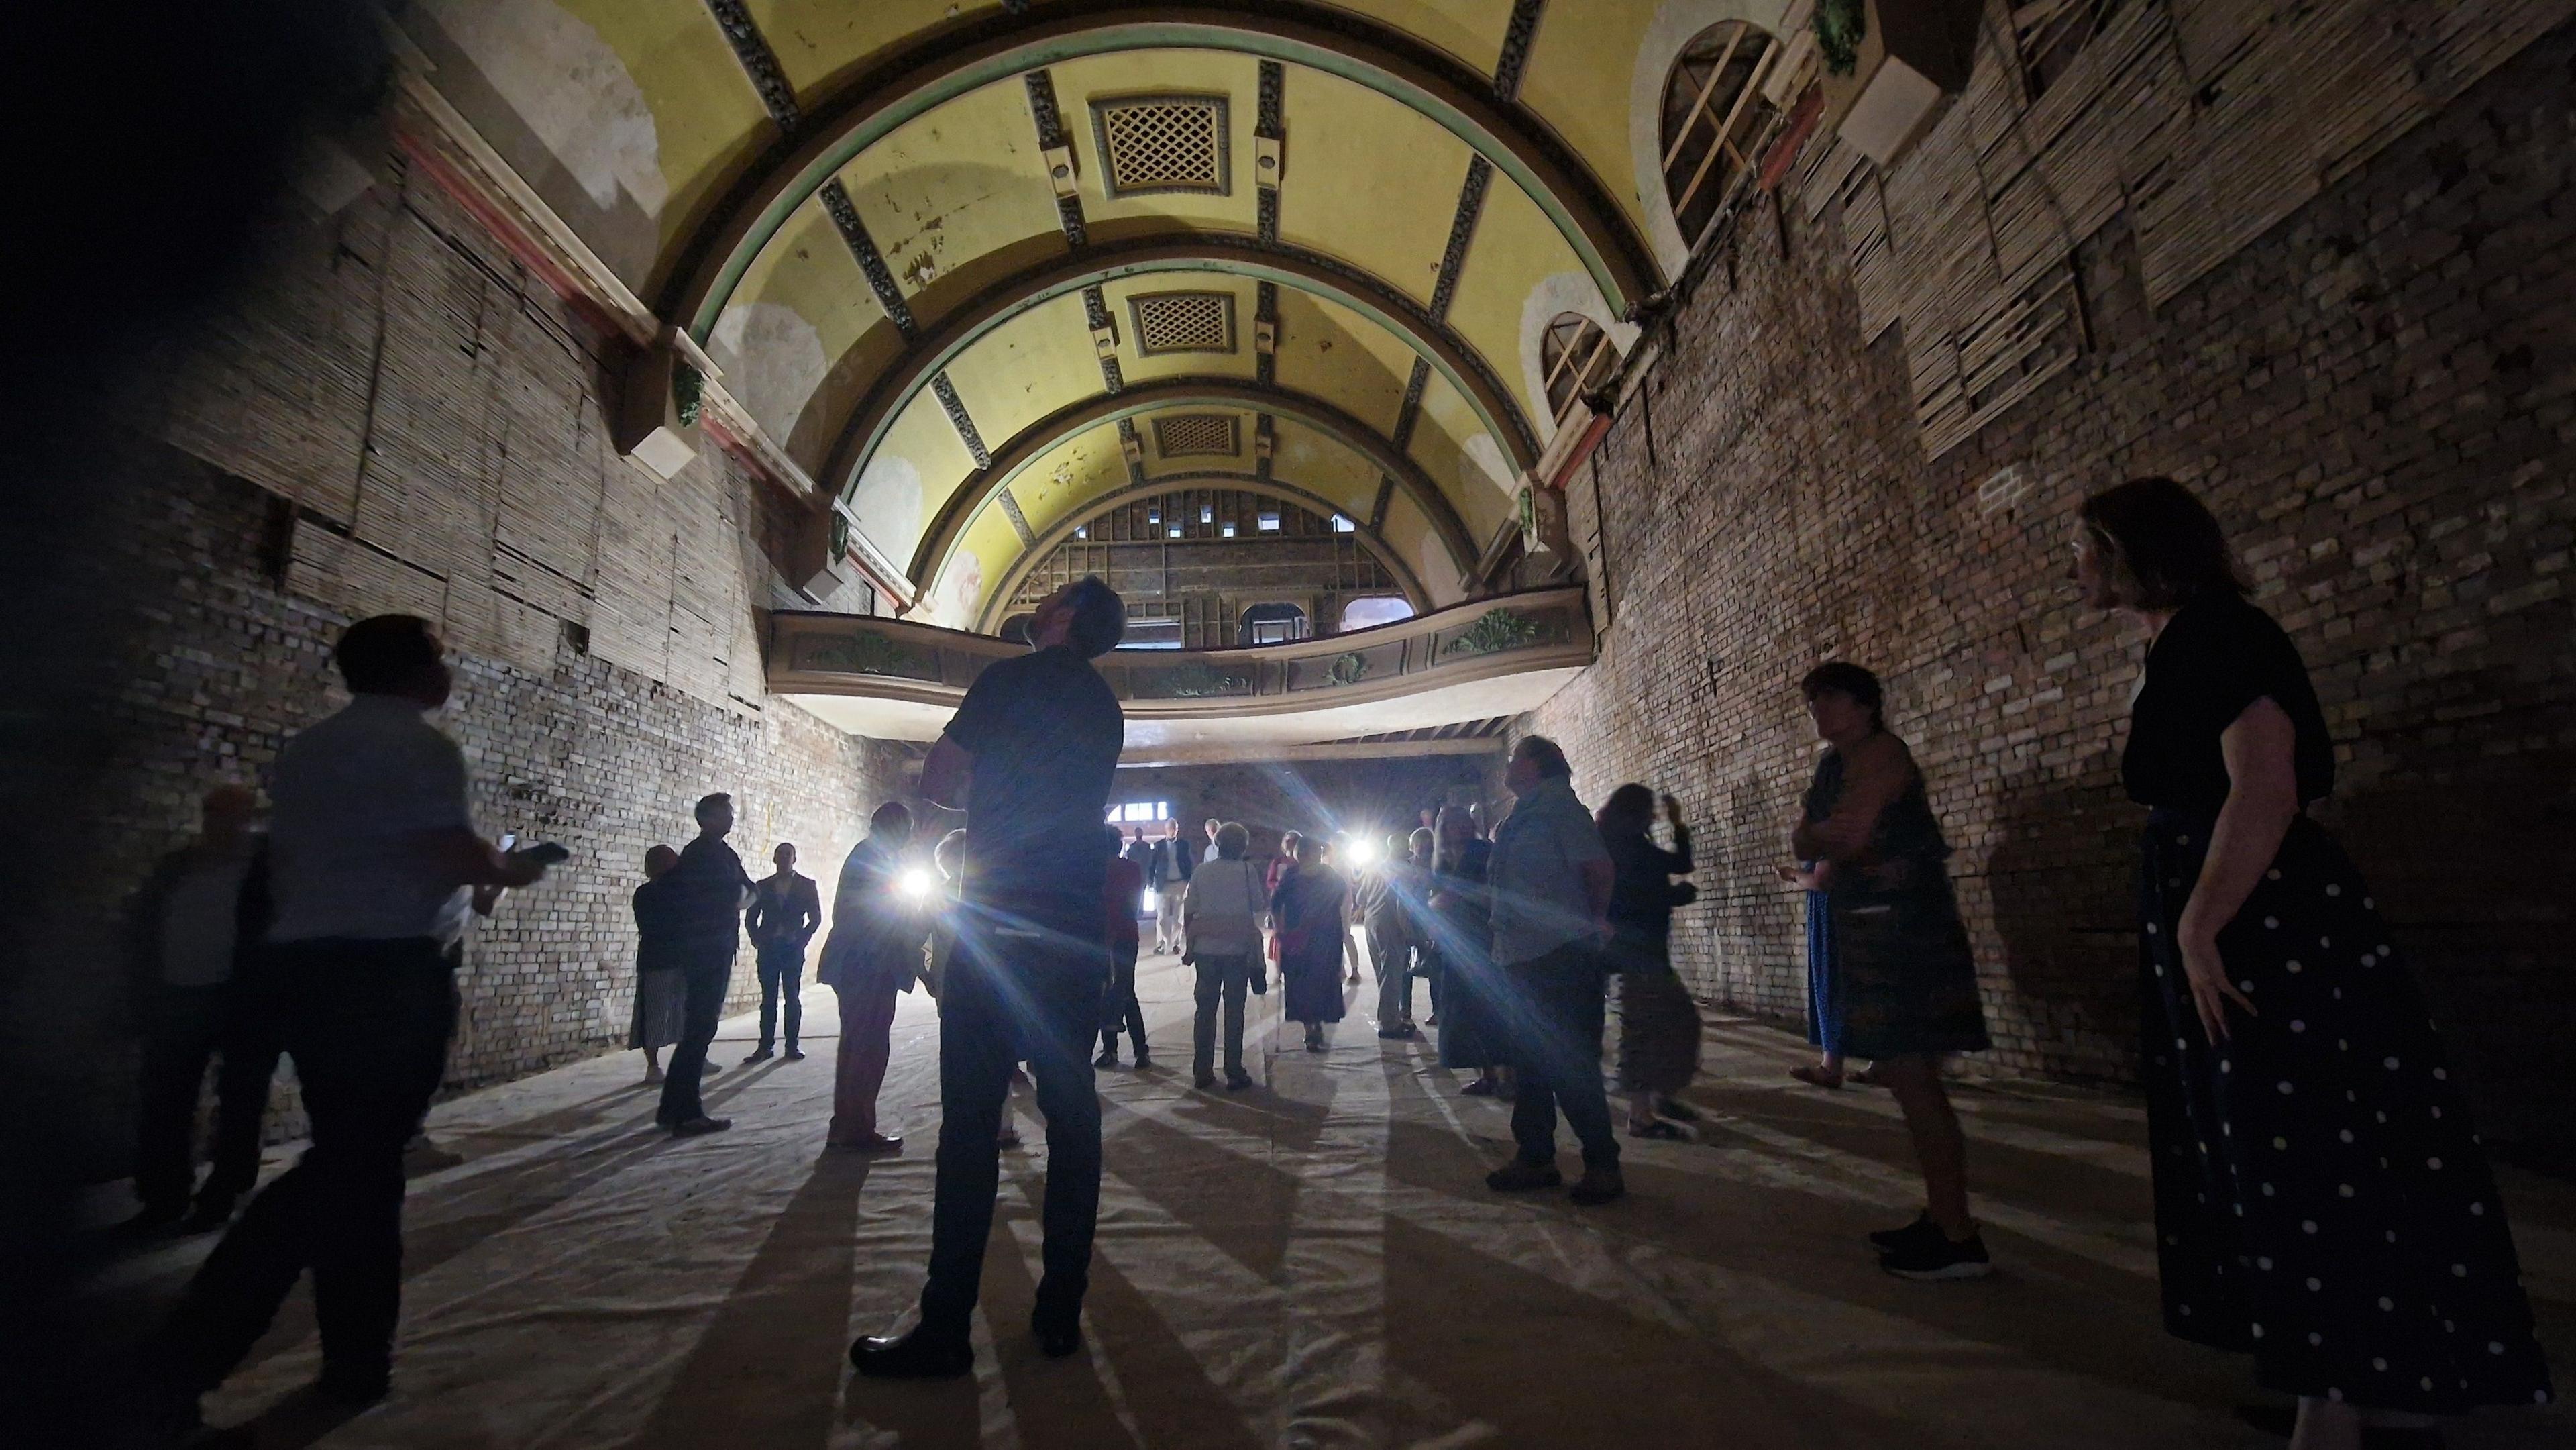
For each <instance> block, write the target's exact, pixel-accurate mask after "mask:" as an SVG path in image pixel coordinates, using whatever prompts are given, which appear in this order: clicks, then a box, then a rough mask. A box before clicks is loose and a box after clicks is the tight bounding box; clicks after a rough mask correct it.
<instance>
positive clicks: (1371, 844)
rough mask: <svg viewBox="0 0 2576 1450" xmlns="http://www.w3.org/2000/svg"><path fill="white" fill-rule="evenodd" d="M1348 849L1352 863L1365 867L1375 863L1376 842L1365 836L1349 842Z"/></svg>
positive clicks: (1376, 854) (1376, 856) (1376, 853)
mask: <svg viewBox="0 0 2576 1450" xmlns="http://www.w3.org/2000/svg"><path fill="white" fill-rule="evenodd" d="M1350 850H1351V864H1352V865H1354V866H1361V867H1367V866H1374V865H1376V864H1377V858H1378V844H1377V842H1375V841H1372V840H1370V839H1368V838H1367V837H1366V836H1362V837H1361V838H1359V839H1358V840H1355V841H1353V842H1351V846H1350Z"/></svg>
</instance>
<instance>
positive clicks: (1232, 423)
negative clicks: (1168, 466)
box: [1154, 413, 1243, 458]
mask: <svg viewBox="0 0 2576 1450" xmlns="http://www.w3.org/2000/svg"><path fill="white" fill-rule="evenodd" d="M1241 438H1242V433H1241V430H1240V429H1239V428H1238V427H1237V420H1236V419H1235V417H1234V415H1233V414H1231V413H1181V414H1177V415H1175V416H1173V417H1169V418H1157V419H1155V420H1154V451H1155V452H1157V453H1160V454H1161V455H1163V456H1164V457H1165V458H1190V457H1197V456H1207V455H1215V456H1221V457H1225V458H1232V457H1234V456H1235V455H1236V454H1238V453H1241V452H1242V451H1243V445H1242V442H1241Z"/></svg>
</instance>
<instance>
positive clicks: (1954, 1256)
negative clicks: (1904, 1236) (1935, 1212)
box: [1878, 1228, 1995, 1279]
mask: <svg viewBox="0 0 2576 1450" xmlns="http://www.w3.org/2000/svg"><path fill="white" fill-rule="evenodd" d="M1878 1266H1879V1267H1880V1268H1882V1269H1885V1270H1886V1271H1887V1272H1889V1273H1891V1274H1894V1275H1895V1276H1896V1277H1898V1278H1900V1279H1982V1278H1984V1277H1985V1276H1986V1275H1988V1274H1991V1273H1993V1272H1994V1271H1995V1265H1994V1261H1993V1260H1992V1259H1989V1258H1987V1257H1986V1241H1985V1239H1984V1238H1983V1237H1980V1236H1977V1235H1971V1236H1969V1237H1968V1238H1966V1239H1964V1240H1960V1241H1958V1242H1953V1241H1952V1240H1951V1238H1950V1236H1949V1235H1948V1234H1945V1233H1943V1232H1941V1231H1940V1230H1939V1229H1937V1228H1936V1229H1934V1230H1933V1231H1932V1232H1931V1233H1929V1234H1927V1235H1925V1236H1923V1237H1921V1238H1917V1239H1913V1240H1909V1241H1908V1242H1906V1243H1903V1244H1900V1245H1898V1246H1897V1247H1896V1248H1893V1249H1890V1250H1889V1251H1888V1252H1887V1253H1886V1254H1885V1255H1884V1256H1882V1257H1881V1258H1880V1259H1879V1261H1878Z"/></svg>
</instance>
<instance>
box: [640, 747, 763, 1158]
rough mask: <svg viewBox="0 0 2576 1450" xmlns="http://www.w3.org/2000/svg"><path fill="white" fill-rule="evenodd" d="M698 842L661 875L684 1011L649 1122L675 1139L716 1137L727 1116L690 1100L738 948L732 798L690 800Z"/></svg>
mask: <svg viewBox="0 0 2576 1450" xmlns="http://www.w3.org/2000/svg"><path fill="white" fill-rule="evenodd" d="M697 816H698V838H697V839H696V840H694V841H691V842H690V843H689V844H688V845H687V846H685V847H683V848H682V849H681V851H680V864H679V865H677V866H674V867H672V868H671V869H670V870H669V871H667V872H664V873H663V875H662V877H661V880H662V881H663V882H665V883H668V884H667V886H666V887H665V896H666V898H667V899H666V901H665V902H664V903H663V905H664V907H665V908H666V909H667V910H668V912H669V916H668V917H667V918H666V920H667V921H668V923H669V926H670V933H669V946H670V950H671V955H672V959H673V964H674V965H676V966H678V967H679V968H680V971H681V980H682V981H683V982H684V983H685V984H686V985H685V987H684V988H683V990H684V991H685V993H686V994H687V995H686V999H685V1000H686V1002H687V1006H686V1008H685V1009H684V1010H683V1013H682V1021H681V1026H680V1040H679V1042H677V1043H676V1044H674V1045H673V1046H672V1048H671V1068H670V1071H669V1072H667V1073H666V1074H664V1075H663V1078H662V1105H661V1107H660V1108H659V1109H658V1110H657V1111H656V1112H655V1113H654V1115H653V1120H654V1121H655V1122H657V1123H659V1124H661V1125H662V1126H663V1127H665V1128H668V1129H670V1130H671V1132H672V1133H673V1134H675V1135H676V1136H679V1137H683V1138H694V1137H697V1136H699V1135H700V1134H703V1133H721V1132H723V1131H724V1130H725V1129H727V1128H730V1127H732V1126H733V1119H731V1118H711V1117H708V1116H707V1112H706V1106H705V1104H704V1103H703V1102H702V1101H701V1100H700V1098H699V1096H698V1080H699V1078H700V1077H702V1076H703V1075H704V1069H705V1068H706V1065H707V1048H708V1046H709V1045H711V1044H712V1043H714V1041H715V1040H716V1023H717V1021H718V1020H719V1019H721V1018H722V1017H723V1016H724V1000H725V994H726V992H727V991H728V990H730V988H731V986H732V981H733V958H734V953H735V951H737V950H738V949H739V948H740V947H741V945H742V908H743V906H744V904H745V903H747V902H749V901H750V900H751V890H752V885H751V873H749V872H747V871H745V870H743V869H742V858H741V857H740V856H737V855H735V854H734V849H733V847H731V846H728V845H726V844H725V837H726V836H728V835H730V834H731V833H732V831H733V797H732V796H729V795H725V794H723V793H721V792H719V793H717V794H715V795H711V796H708V797H706V798H704V799H703V800H700V801H699V802H698V809H697Z"/></svg>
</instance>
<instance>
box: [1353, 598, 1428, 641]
mask: <svg viewBox="0 0 2576 1450" xmlns="http://www.w3.org/2000/svg"><path fill="white" fill-rule="evenodd" d="M1412 617H1413V606H1412V605H1411V604H1410V603H1408V602H1406V601H1405V600H1402V599H1398V598H1395V597H1393V596H1392V595H1383V594H1381V595H1371V596H1370V597H1368V598H1366V599H1354V600H1352V601H1351V602H1350V603H1348V604H1345V605H1343V606H1342V632H1343V633H1345V634H1348V633H1349V632H1351V631H1352V630H1355V629H1374V628H1376V627H1377V626H1379V625H1381V624H1393V623H1395V622H1396V621H1397V620H1399V619H1411V618H1412Z"/></svg>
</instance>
